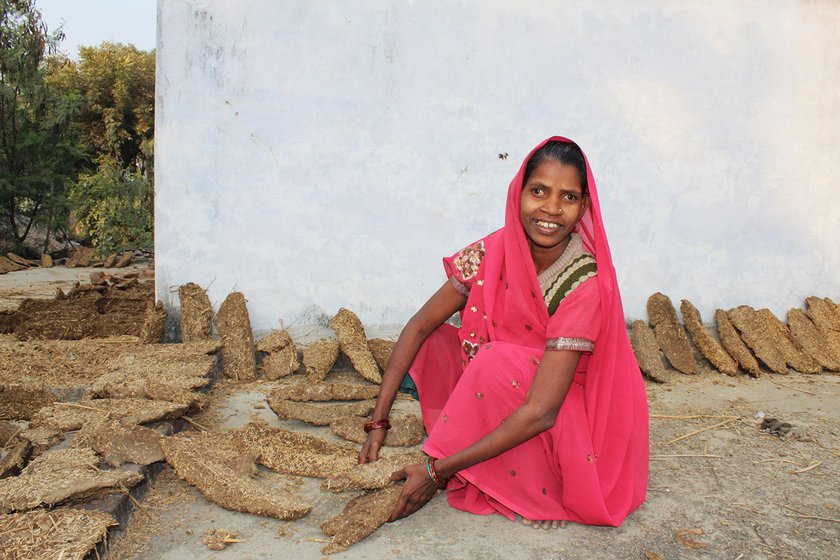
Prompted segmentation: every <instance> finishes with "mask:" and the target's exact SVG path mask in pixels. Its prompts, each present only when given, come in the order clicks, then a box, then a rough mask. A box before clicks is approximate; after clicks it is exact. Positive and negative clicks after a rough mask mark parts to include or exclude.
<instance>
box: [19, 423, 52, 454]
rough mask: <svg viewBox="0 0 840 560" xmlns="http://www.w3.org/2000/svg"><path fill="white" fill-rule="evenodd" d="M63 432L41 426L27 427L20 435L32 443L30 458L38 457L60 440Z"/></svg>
mask: <svg viewBox="0 0 840 560" xmlns="http://www.w3.org/2000/svg"><path fill="white" fill-rule="evenodd" d="M62 434H63V432H61V431H60V430H56V429H55V428H50V427H47V426H41V427H39V428H29V429H28V430H23V431H22V432H21V433H20V437H22V438H23V439H25V440H27V441H28V442H29V443H30V444H31V445H32V452H31V455H30V458H32V459H34V458H35V457H39V456H40V455H41V454H42V453H44V452H45V451H46V450H47V449H49V448H50V447H52V446H53V445H55V444H57V443H58V442H60V441H61V438H62Z"/></svg>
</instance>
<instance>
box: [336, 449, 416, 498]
mask: <svg viewBox="0 0 840 560" xmlns="http://www.w3.org/2000/svg"><path fill="white" fill-rule="evenodd" d="M425 460H426V455H425V454H423V452H422V451H411V452H408V453H397V454H395V455H388V456H385V455H383V456H381V457H380V458H379V460H378V461H375V462H373V463H365V464H363V465H354V466H353V467H352V468H350V469H349V470H347V471H345V472H343V473H341V474H339V475H338V476H334V477H331V478H328V479H326V480H325V481H324V482H322V483H321V490H323V491H325V492H326V491H330V492H344V491H345V490H376V489H379V488H385V487H386V486H389V485H390V484H392V481H391V473H392V472H395V471H398V470H400V469H401V468H403V467H405V466H406V465H414V464H417V463H422V462H424V461H425Z"/></svg>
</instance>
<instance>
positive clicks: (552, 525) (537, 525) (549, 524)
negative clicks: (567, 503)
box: [522, 517, 567, 529]
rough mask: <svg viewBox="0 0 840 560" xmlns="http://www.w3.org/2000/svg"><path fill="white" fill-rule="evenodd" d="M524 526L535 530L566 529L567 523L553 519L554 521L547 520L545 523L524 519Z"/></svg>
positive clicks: (563, 520)
mask: <svg viewBox="0 0 840 560" xmlns="http://www.w3.org/2000/svg"><path fill="white" fill-rule="evenodd" d="M522 524H523V525H527V526H528V527H533V528H534V529H557V528H560V529H564V528H565V527H566V524H567V521H566V520H565V519H553V520H545V521H539V520H537V521H531V520H530V519H525V518H524V517H523V518H522Z"/></svg>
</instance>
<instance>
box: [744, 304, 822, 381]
mask: <svg viewBox="0 0 840 560" xmlns="http://www.w3.org/2000/svg"><path fill="white" fill-rule="evenodd" d="M727 315H728V316H729V318H730V320H731V321H732V324H734V325H735V327H736V328H737V329H738V330H739V331H740V333H741V339H742V340H743V341H744V342H745V343H747V345H748V346H749V347H750V348H751V349H752V351H753V352H754V353H755V355H756V357H757V358H758V359H759V360H761V361H762V362H764V363H765V364H766V365H767V367H768V368H770V370H771V371H773V372H775V373H779V374H782V375H785V374H787V373H788V365H790V366H791V367H794V368H795V369H797V370H798V371H802V372H803V373H816V372H818V371H820V367H819V365H818V364H817V363H816V362H814V361H813V360H811V359H809V358H807V357H806V356H804V355H802V354H801V353H800V352H799V351H798V350H797V349H796V347H795V346H794V344H793V341H792V340H791V339H790V335H789V333H788V330H787V327H785V325H784V324H783V323H782V322H781V321H779V320H778V319H777V318H776V317H775V316H774V315H773V314H772V313H771V312H770V310H768V309H761V310H758V311H756V310H755V309H753V308H752V307H749V306H747V305H741V306H739V307H736V308H735V309H730V310H729V311H728V313H727Z"/></svg>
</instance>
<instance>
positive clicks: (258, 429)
mask: <svg viewBox="0 0 840 560" xmlns="http://www.w3.org/2000/svg"><path fill="white" fill-rule="evenodd" d="M232 434H234V438H235V441H236V442H237V444H238V445H239V446H240V447H241V448H243V449H245V448H247V449H252V450H256V451H257V452H258V453H259V457H258V459H257V462H259V464H261V465H262V466H264V467H266V468H268V469H271V470H273V471H275V472H279V473H285V474H293V475H298V476H310V477H315V478H327V477H331V476H336V475H337V474H339V473H342V472H344V471H346V470H347V469H349V468H350V467H352V466H353V465H355V464H356V463H357V462H358V457H359V452H358V449H357V448H356V447H354V446H351V445H348V444H345V443H337V442H333V441H328V440H325V439H323V438H319V437H316V436H313V435H309V434H302V433H298V432H291V431H289V430H283V429H280V428H272V427H270V426H268V425H267V424H264V423H261V422H251V423H250V424H248V425H246V426H245V427H244V428H242V429H240V430H235V431H233V432H232Z"/></svg>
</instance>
